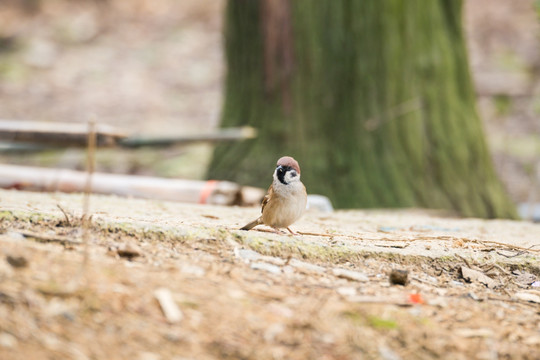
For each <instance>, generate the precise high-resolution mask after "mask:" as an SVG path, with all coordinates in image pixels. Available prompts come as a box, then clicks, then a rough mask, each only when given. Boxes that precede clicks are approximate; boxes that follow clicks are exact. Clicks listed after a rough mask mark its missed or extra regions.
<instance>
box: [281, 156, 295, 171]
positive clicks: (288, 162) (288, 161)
mask: <svg viewBox="0 0 540 360" xmlns="http://www.w3.org/2000/svg"><path fill="white" fill-rule="evenodd" d="M277 166H289V167H291V168H293V169H294V170H296V172H297V173H298V174H300V165H298V161H296V160H294V159H293V158H292V157H290V156H283V157H281V158H279V160H278V161H277Z"/></svg>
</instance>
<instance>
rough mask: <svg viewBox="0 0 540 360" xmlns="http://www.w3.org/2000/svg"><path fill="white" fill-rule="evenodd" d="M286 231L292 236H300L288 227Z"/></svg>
mask: <svg viewBox="0 0 540 360" xmlns="http://www.w3.org/2000/svg"><path fill="white" fill-rule="evenodd" d="M287 230H289V232H290V233H291V234H293V235H300V234H299V233H296V232H294V231H292V230H291V228H290V227H287Z"/></svg>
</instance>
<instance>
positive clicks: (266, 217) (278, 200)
mask: <svg viewBox="0 0 540 360" xmlns="http://www.w3.org/2000/svg"><path fill="white" fill-rule="evenodd" d="M306 203H307V193H306V187H305V186H304V184H302V182H301V181H300V166H299V165H298V162H297V161H296V160H294V159H293V158H292V157H290V156H283V157H282V158H280V159H279V160H278V161H277V167H276V170H275V171H274V174H273V181H272V184H271V185H270V187H269V188H268V193H267V194H266V196H265V197H264V199H263V201H262V209H261V213H262V215H261V216H260V217H259V218H257V219H255V220H253V221H252V222H250V223H249V224H247V225H245V226H244V227H242V228H241V229H240V230H250V229H252V228H254V227H255V226H257V225H261V224H264V225H268V226H270V227H272V228H274V230H275V231H276V232H279V229H281V228H287V230H289V231H290V233H291V234H295V233H294V232H293V231H292V230H291V229H290V228H289V226H290V225H291V224H292V223H294V222H295V221H296V220H298V219H299V218H300V217H301V216H302V214H303V213H304V210H305V209H306Z"/></svg>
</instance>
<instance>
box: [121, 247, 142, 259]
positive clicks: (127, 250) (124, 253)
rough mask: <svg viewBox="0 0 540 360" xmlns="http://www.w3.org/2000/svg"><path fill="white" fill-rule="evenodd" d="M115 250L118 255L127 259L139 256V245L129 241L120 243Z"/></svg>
mask: <svg viewBox="0 0 540 360" xmlns="http://www.w3.org/2000/svg"><path fill="white" fill-rule="evenodd" d="M116 252H117V253H118V255H119V256H121V257H125V258H128V259H132V258H134V257H137V256H141V250H140V249H139V247H138V246H137V245H134V244H130V243H127V244H122V245H120V246H119V247H118V249H117V250H116Z"/></svg>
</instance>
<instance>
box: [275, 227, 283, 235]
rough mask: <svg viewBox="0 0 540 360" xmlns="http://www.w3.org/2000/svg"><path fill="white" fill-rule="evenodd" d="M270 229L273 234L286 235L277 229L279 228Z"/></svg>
mask: <svg viewBox="0 0 540 360" xmlns="http://www.w3.org/2000/svg"><path fill="white" fill-rule="evenodd" d="M272 229H273V230H274V233H275V234H280V235H283V234H286V232H285V231H283V230H281V229H279V228H275V227H273V228H272Z"/></svg>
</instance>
